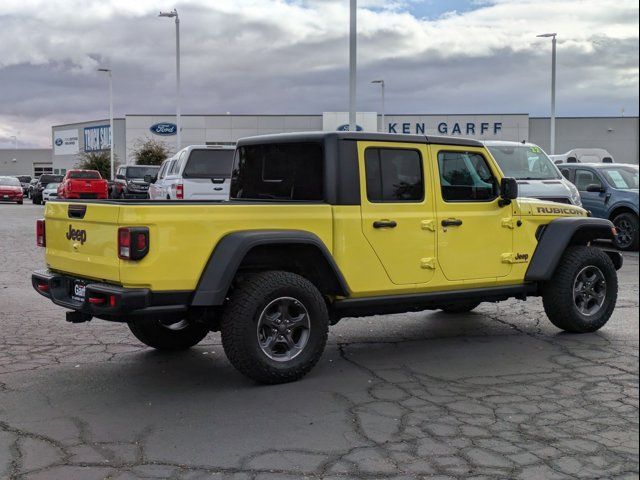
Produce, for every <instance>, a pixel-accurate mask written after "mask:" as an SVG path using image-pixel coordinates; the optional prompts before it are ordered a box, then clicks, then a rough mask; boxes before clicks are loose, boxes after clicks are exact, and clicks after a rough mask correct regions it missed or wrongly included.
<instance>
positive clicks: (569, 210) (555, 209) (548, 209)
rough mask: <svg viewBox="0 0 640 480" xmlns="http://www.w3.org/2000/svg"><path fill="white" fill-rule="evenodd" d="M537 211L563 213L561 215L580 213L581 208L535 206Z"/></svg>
mask: <svg viewBox="0 0 640 480" xmlns="http://www.w3.org/2000/svg"><path fill="white" fill-rule="evenodd" d="M536 208H537V211H538V213H548V214H555V215H557V214H559V213H560V214H563V215H582V214H583V212H582V210H578V209H576V208H561V207H536Z"/></svg>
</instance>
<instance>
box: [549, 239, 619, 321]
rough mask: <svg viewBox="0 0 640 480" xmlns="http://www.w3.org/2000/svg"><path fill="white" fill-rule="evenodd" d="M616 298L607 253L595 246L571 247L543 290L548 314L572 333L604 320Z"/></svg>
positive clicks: (611, 263)
mask: <svg viewBox="0 0 640 480" xmlns="http://www.w3.org/2000/svg"><path fill="white" fill-rule="evenodd" d="M617 298H618V277H617V274H616V269H615V267H614V265H613V262H612V261H611V259H610V258H609V256H608V255H607V254H606V253H604V252H603V251H602V250H600V249H599V248H595V247H585V246H579V247H570V248H568V249H567V251H566V252H565V253H564V255H563V256H562V258H561V259H560V263H559V265H558V267H557V268H556V271H555V272H554V274H553V278H552V279H551V280H550V281H549V282H547V283H546V284H545V285H544V287H543V291H542V302H543V304H544V310H545V312H546V313H547V317H549V320H551V323H553V324H554V325H555V326H556V327H558V328H560V329H562V330H565V331H567V332H573V333H585V332H595V331H596V330H598V329H599V328H601V327H602V326H604V324H606V323H607V321H608V320H609V318H610V317H611V314H612V313H613V309H614V307H615V306H616V300H617Z"/></svg>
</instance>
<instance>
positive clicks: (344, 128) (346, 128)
mask: <svg viewBox="0 0 640 480" xmlns="http://www.w3.org/2000/svg"><path fill="white" fill-rule="evenodd" d="M336 130H337V131H338V132H348V131H349V124H348V123H345V124H344V125H340V126H339V127H338V128H336ZM361 131H362V127H361V126H360V125H356V132H361Z"/></svg>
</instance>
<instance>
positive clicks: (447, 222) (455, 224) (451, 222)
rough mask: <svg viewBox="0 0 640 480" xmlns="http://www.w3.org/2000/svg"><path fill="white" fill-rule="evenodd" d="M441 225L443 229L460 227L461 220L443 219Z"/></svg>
mask: <svg viewBox="0 0 640 480" xmlns="http://www.w3.org/2000/svg"><path fill="white" fill-rule="evenodd" d="M441 225H442V226H443V227H459V226H460V225H462V220H460V219H459V218H445V219H444V220H442V222H441Z"/></svg>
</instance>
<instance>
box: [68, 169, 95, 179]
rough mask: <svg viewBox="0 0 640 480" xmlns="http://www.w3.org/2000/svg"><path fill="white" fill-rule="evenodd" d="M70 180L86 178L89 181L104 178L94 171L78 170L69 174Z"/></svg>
mask: <svg viewBox="0 0 640 480" xmlns="http://www.w3.org/2000/svg"><path fill="white" fill-rule="evenodd" d="M69 178H84V179H87V180H99V179H101V178H102V177H101V176H100V174H99V173H98V172H96V171H94V170H77V171H75V172H69Z"/></svg>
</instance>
